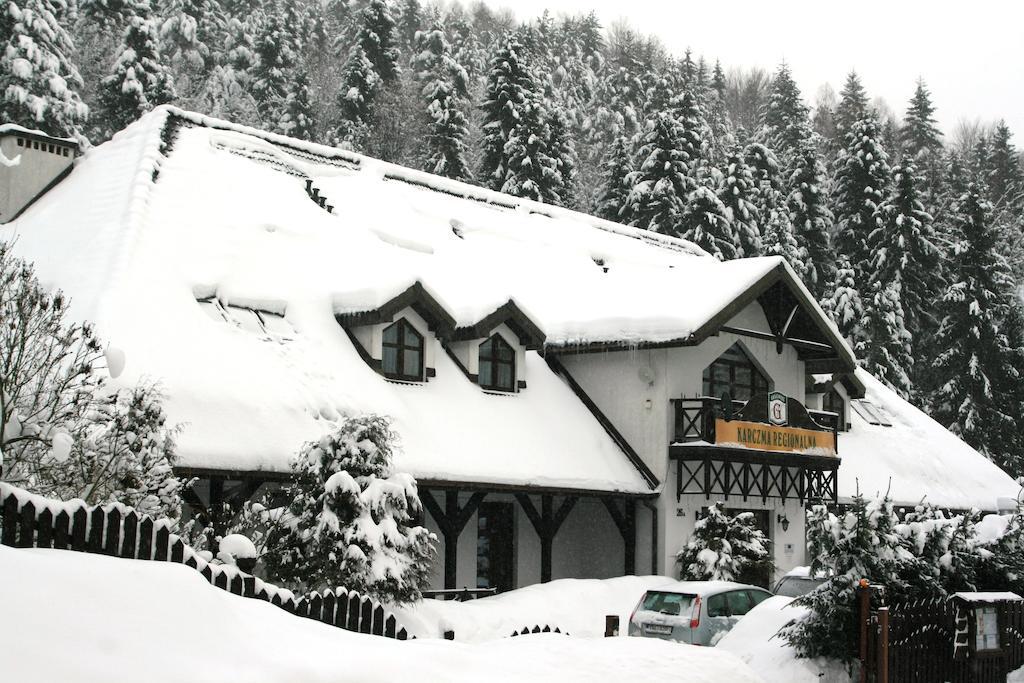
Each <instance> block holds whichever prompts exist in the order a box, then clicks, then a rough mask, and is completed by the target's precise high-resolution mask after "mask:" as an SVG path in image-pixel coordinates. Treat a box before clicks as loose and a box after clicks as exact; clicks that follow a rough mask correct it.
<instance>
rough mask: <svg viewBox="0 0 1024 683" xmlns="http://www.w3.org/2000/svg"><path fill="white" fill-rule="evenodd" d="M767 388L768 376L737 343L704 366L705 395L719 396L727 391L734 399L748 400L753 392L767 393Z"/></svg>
mask: <svg viewBox="0 0 1024 683" xmlns="http://www.w3.org/2000/svg"><path fill="white" fill-rule="evenodd" d="M768 388H769V382H768V378H767V377H766V376H765V374H764V373H763V372H761V369H760V368H759V367H757V365H755V364H754V361H752V360H750V358H749V357H748V356H747V354H746V352H745V351H744V350H743V347H742V346H740V345H739V344H733V345H732V346H731V347H729V350H728V351H726V352H725V353H723V354H722V355H721V356H719V357H718V359H717V360H716V361H715V362H714V363H712V364H711V365H709V366H707V367H706V368H704V386H703V391H704V395H705V396H711V397H714V398H719V397H720V396H721V395H722V394H723V393H725V392H726V391H728V392H729V395H730V396H732V399H733V400H734V401H749V400H750V397H751V396H753V395H755V394H767V393H768Z"/></svg>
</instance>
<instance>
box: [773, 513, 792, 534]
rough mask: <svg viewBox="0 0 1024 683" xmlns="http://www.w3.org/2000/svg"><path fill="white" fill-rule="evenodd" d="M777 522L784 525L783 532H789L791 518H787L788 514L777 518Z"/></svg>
mask: <svg viewBox="0 0 1024 683" xmlns="http://www.w3.org/2000/svg"><path fill="white" fill-rule="evenodd" d="M775 521H776V522H778V523H779V524H781V525H782V530H783V531H784V532H785V531H789V518H788V517H786V513H785V512H783V513H782V514H781V515H776V516H775Z"/></svg>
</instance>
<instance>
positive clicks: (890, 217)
mask: <svg viewBox="0 0 1024 683" xmlns="http://www.w3.org/2000/svg"><path fill="white" fill-rule="evenodd" d="M893 180H894V188H893V192H892V195H891V196H890V197H889V198H887V199H886V201H885V202H884V203H883V204H882V205H881V206H880V207H879V208H878V211H877V215H876V223H877V227H876V228H875V229H874V230H873V231H872V232H871V234H870V235H869V236H868V248H869V250H870V252H871V260H870V267H869V269H868V270H869V277H868V291H869V292H870V294H869V298H871V299H873V298H876V297H877V296H878V295H879V294H880V293H881V292H883V291H884V290H885V288H887V287H889V286H890V285H892V284H893V283H896V282H899V288H900V292H899V300H900V302H901V303H902V309H903V314H904V321H905V325H906V330H907V331H909V333H910V335H911V337H912V338H913V339H914V340H915V341H916V340H917V339H924V338H926V337H931V336H932V335H933V334H934V332H935V329H936V327H937V320H936V319H935V316H934V314H933V311H934V308H935V301H936V299H937V298H938V295H939V292H940V289H941V284H940V283H941V280H940V277H939V275H940V255H939V250H938V248H937V247H936V246H935V233H934V230H933V229H932V217H931V216H930V215H929V214H928V213H927V212H926V211H925V210H924V205H923V204H922V202H921V193H920V191H919V189H918V188H919V187H920V185H921V184H922V183H921V179H920V177H919V176H918V175H917V169H916V168H915V167H914V166H913V164H910V163H906V164H903V165H901V166H897V167H896V168H895V169H893ZM866 304H867V307H868V309H869V313H868V314H869V316H870V315H871V312H870V309H871V303H870V302H866ZM867 327H868V328H870V327H871V326H870V325H869V326H867ZM869 339H871V341H872V343H874V342H876V341H878V340H876V339H874V338H873V337H870V332H869ZM922 348H923V347H922V346H921V345H919V344H917V343H913V344H912V345H911V349H910V356H911V357H912V358H919V357H922V355H923V354H922V353H920V351H921V350H922ZM907 369H908V370H909V366H908V367H907Z"/></svg>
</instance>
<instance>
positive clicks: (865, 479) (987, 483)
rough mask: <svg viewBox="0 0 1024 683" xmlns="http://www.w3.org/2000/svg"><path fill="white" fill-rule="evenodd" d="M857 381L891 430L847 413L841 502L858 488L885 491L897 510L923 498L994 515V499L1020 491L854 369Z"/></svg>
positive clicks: (995, 469)
mask: <svg viewBox="0 0 1024 683" xmlns="http://www.w3.org/2000/svg"><path fill="white" fill-rule="evenodd" d="M856 378H857V379H858V380H860V381H861V382H862V383H863V384H864V385H865V387H866V395H865V397H864V400H865V401H868V402H869V407H870V408H873V409H875V410H876V411H877V410H878V409H881V412H880V413H879V414H880V416H881V417H882V418H883V420H885V421H887V422H889V423H890V424H891V426H883V425H879V424H871V423H870V422H869V421H868V420H866V419H865V418H864V417H862V416H861V414H860V412H858V410H851V411H850V415H851V418H850V422H851V427H850V430H849V431H847V432H843V433H842V434H840V435H839V456H840V458H842V463H841V464H840V466H839V500H840V502H847V501H849V500H850V498H851V497H852V496H853V495H854V494H855V493H856V492H857V490H858V489H859V490H860V492H861V493H864V494H867V495H874V494H875V493H885V492H886V490H888V491H889V494H890V495H891V496H892V498H893V500H894V501H895V502H897V503H898V504H901V505H914V504H916V503H919V502H921V500H922V498H925V497H927V500H928V501H930V502H931V503H933V504H934V505H938V506H940V507H949V508H956V509H970V508H978V509H979V510H995V509H996V508H997V499H998V498H1000V497H1008V498H1015V497H1016V496H1017V494H1018V493H1019V492H1020V486H1019V485H1018V484H1017V483H1016V482H1015V481H1014V480H1013V478H1012V477H1010V475H1008V474H1006V473H1005V472H1003V471H1002V470H1001V469H999V467H998V466H997V465H996V464H995V463H993V462H991V461H989V460H987V459H986V458H984V457H983V456H982V455H980V454H979V453H978V452H977V451H976V450H974V449H973V448H971V447H970V446H968V445H967V444H965V443H964V442H963V441H961V440H960V439H959V438H957V437H956V436H954V435H953V434H952V433H950V432H949V431H948V430H947V429H945V428H944V427H943V426H942V425H940V424H939V423H938V422H936V421H935V420H933V419H932V418H930V417H929V416H927V415H925V414H924V413H923V412H921V411H920V410H918V409H917V408H915V407H914V406H912V405H911V404H910V403H908V402H907V401H904V400H903V399H902V398H900V397H899V396H898V395H897V394H896V393H895V392H894V391H892V390H891V389H889V388H888V387H886V386H885V385H884V384H882V383H881V382H879V381H878V380H877V379H875V378H874V377H872V376H871V375H870V374H868V373H867V372H865V371H864V370H857V373H856Z"/></svg>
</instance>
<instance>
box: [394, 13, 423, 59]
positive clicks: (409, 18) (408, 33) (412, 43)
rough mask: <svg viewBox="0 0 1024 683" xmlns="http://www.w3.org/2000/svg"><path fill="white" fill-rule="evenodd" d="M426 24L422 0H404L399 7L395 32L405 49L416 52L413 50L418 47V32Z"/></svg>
mask: <svg viewBox="0 0 1024 683" xmlns="http://www.w3.org/2000/svg"><path fill="white" fill-rule="evenodd" d="M426 25H427V24H426V22H425V20H424V13H423V6H422V5H421V4H420V0H402V2H401V3H400V4H399V7H398V21H397V22H396V28H395V34H396V35H397V37H398V39H399V40H400V41H401V44H402V46H403V48H404V49H406V50H408V51H409V52H410V53H412V54H415V52H413V50H414V48H415V47H416V34H417V33H419V32H420V30H421V29H423V28H424V27H425V26H426Z"/></svg>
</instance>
